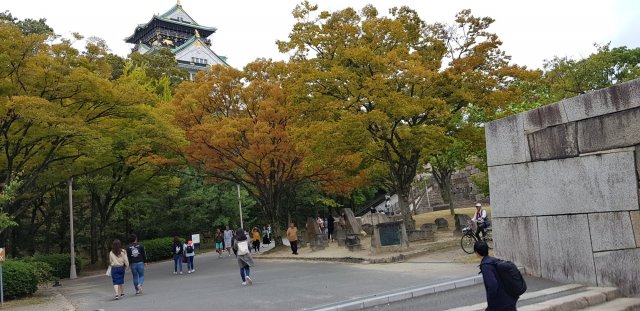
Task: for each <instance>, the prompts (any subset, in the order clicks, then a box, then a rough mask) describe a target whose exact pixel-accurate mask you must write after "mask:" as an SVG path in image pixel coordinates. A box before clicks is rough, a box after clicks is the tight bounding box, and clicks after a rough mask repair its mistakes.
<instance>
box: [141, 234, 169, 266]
mask: <svg viewBox="0 0 640 311" xmlns="http://www.w3.org/2000/svg"><path fill="white" fill-rule="evenodd" d="M142 245H144V251H145V252H146V253H147V261H159V260H163V259H169V258H172V257H173V251H172V250H171V247H172V246H173V238H159V239H153V240H148V241H142Z"/></svg>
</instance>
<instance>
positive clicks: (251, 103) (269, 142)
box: [173, 60, 331, 243]
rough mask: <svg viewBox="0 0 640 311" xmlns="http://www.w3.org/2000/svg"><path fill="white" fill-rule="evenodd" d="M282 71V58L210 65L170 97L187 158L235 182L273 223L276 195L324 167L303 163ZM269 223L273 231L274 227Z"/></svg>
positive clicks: (280, 211) (279, 211)
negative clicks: (238, 64)
mask: <svg viewBox="0 0 640 311" xmlns="http://www.w3.org/2000/svg"><path fill="white" fill-rule="evenodd" d="M286 72H287V71H286V69H285V67H284V64H283V63H273V62H270V61H265V60H258V61H256V62H254V63H251V64H249V65H247V66H246V67H245V69H244V71H239V70H236V69H234V68H230V67H223V66H215V67H212V69H211V71H209V72H206V73H205V74H200V75H198V76H197V77H196V79H195V81H193V82H184V83H183V84H181V85H180V87H179V88H178V91H177V93H176V96H175V98H174V101H173V106H174V110H175V120H176V124H177V125H178V126H179V127H180V128H182V129H183V130H184V131H185V135H186V138H187V140H188V141H189V145H188V146H187V147H186V148H185V150H184V151H185V153H186V155H187V156H188V159H189V161H190V163H192V165H194V166H195V167H198V168H199V169H201V170H202V171H203V172H204V173H206V174H207V175H208V176H210V177H213V178H215V179H218V180H226V181H229V182H232V183H238V184H240V185H241V186H242V187H243V188H244V189H246V190H247V191H248V193H250V194H251V196H252V197H253V198H255V200H256V201H257V208H258V209H259V210H260V215H261V216H262V217H263V219H264V220H265V221H268V222H269V223H272V224H279V223H280V222H281V220H282V219H283V217H282V216H283V215H284V213H285V211H284V206H283V202H284V200H285V198H286V196H287V194H289V193H291V192H292V191H293V190H294V189H295V187H296V186H298V185H300V184H303V183H308V182H317V181H319V180H321V179H322V177H323V175H324V174H329V173H330V172H331V168H323V169H321V170H313V169H309V167H308V166H306V165H305V156H306V153H307V148H305V145H304V143H300V142H299V141H297V140H295V139H294V137H293V136H294V134H293V133H294V132H295V130H294V129H295V128H296V127H297V126H299V125H298V124H296V122H295V121H296V118H297V116H296V114H295V113H294V111H293V109H291V103H290V101H289V100H288V98H287V95H286V94H285V91H284V90H283V88H281V86H280V83H279V80H280V77H281V76H282V75H284V74H286ZM274 230H275V232H274V234H275V236H279V235H280V232H279V226H275V228H274ZM276 243H280V241H279V240H278V239H276Z"/></svg>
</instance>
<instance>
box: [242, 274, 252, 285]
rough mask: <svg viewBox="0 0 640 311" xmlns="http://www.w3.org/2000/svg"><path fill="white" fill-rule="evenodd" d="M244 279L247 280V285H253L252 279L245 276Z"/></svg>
mask: <svg viewBox="0 0 640 311" xmlns="http://www.w3.org/2000/svg"><path fill="white" fill-rule="evenodd" d="M244 279H245V280H247V284H249V285H251V284H253V280H251V278H250V277H248V276H245V277H244Z"/></svg>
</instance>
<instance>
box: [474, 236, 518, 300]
mask: <svg viewBox="0 0 640 311" xmlns="http://www.w3.org/2000/svg"><path fill="white" fill-rule="evenodd" d="M473 250H474V251H475V252H476V254H477V255H478V256H481V257H482V261H480V272H482V279H483V280H484V289H485V291H486V292H487V309H485V311H516V303H517V302H518V298H517V297H512V296H511V295H509V294H508V293H507V292H506V291H505V289H504V285H503V284H502V282H501V281H500V276H499V275H498V270H497V268H496V263H497V261H498V260H497V259H496V258H494V257H491V256H489V246H488V245H487V243H485V242H483V241H478V242H476V243H475V244H474V245H473Z"/></svg>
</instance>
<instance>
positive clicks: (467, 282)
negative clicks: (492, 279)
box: [304, 275, 483, 311]
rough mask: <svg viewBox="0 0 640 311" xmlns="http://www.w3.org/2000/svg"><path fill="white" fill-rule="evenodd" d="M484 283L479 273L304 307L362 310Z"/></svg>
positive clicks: (327, 310) (322, 310)
mask: <svg viewBox="0 0 640 311" xmlns="http://www.w3.org/2000/svg"><path fill="white" fill-rule="evenodd" d="M482 283H483V281H482V275H478V276H472V277H468V278H464V279H460V280H456V281H449V282H444V283H440V284H435V285H428V286H421V287H415V288H410V289H404V290H401V291H397V292H390V293H382V294H376V295H372V296H368V297H363V298H357V299H353V300H347V301H343V302H338V303H335V304H329V305H324V306H319V307H314V308H311V309H304V310H308V311H348V310H361V309H365V308H369V307H373V306H379V305H384V304H388V303H391V302H396V301H400V300H406V299H411V298H416V297H420V296H424V295H430V294H435V293H438V292H443V291H447V290H452V289H457V288H463V287H468V286H473V285H477V284H482Z"/></svg>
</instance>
